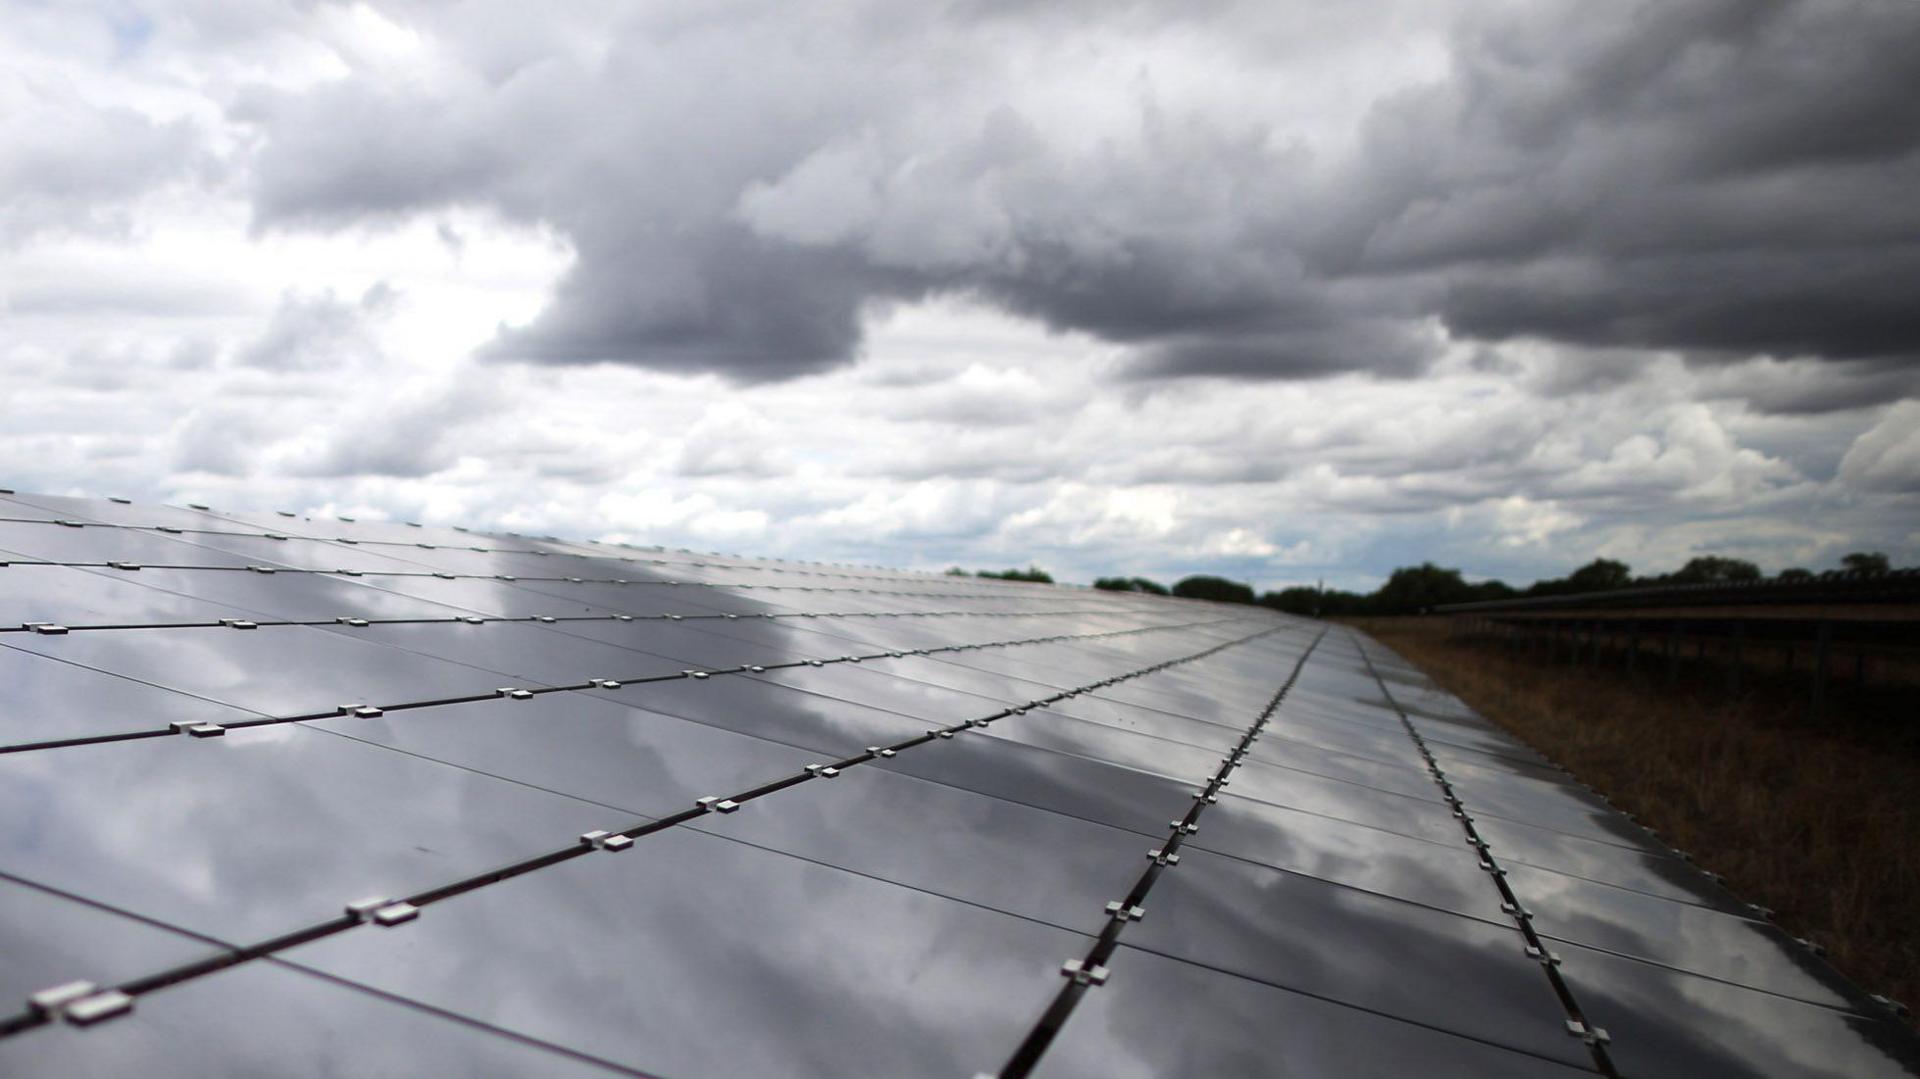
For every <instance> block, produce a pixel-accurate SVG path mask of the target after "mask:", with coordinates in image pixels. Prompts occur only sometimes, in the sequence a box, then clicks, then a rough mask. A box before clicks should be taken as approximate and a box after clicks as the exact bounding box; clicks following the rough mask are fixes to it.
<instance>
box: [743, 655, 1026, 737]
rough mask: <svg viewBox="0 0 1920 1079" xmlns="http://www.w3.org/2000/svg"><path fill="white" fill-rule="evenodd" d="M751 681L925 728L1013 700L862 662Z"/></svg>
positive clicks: (777, 673) (985, 711) (984, 713)
mask: <svg viewBox="0 0 1920 1079" xmlns="http://www.w3.org/2000/svg"><path fill="white" fill-rule="evenodd" d="M753 680H754V681H760V682H770V683H773V684H775V685H781V686H791V687H793V688H795V689H801V690H805V691H807V692H808V693H812V694H817V695H820V696H824V697H831V698H833V699H835V700H840V701H846V702H849V703H852V704H861V705H866V706H867V707H869V708H878V709H882V710H885V711H889V712H893V713H895V714H897V715H901V716H911V717H912V718H913V719H915V720H916V721H924V722H925V723H926V724H928V725H942V726H944V725H946V724H949V723H959V722H962V721H964V720H968V719H977V718H980V717H981V716H990V715H992V714H993V713H995V712H998V711H1000V710H1002V709H1004V708H1006V707H1007V706H1008V705H1010V704H1014V703H1016V702H1013V701H1005V700H998V699H995V698H991V697H981V696H977V695H975V694H971V693H962V692H960V691H958V690H952V689H942V688H940V687H939V686H934V685H931V684H929V683H926V682H916V681H914V680H912V679H910V678H896V677H894V676H892V675H889V674H882V673H881V672H880V671H878V670H875V669H874V668H873V667H871V666H869V665H868V664H865V663H859V664H854V663H836V664H833V665H831V666H826V667H790V668H787V669H786V670H780V671H768V672H766V673H765V674H759V675H754V676H753Z"/></svg>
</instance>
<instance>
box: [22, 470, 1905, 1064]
mask: <svg viewBox="0 0 1920 1079" xmlns="http://www.w3.org/2000/svg"><path fill="white" fill-rule="evenodd" d="M0 680H3V681H0V684H4V686H5V691H4V694H0V956H4V962H0V1073H3V1074H7V1075H16V1074H17V1075H39V1074H46V1075H93V1074H100V1075H107V1074H141V1075H159V1076H168V1075H179V1076H189V1075H191V1076H204V1075H229V1074H245V1075H252V1074H273V1075H279V1074H285V1075H320V1074H342V1075H360V1074H463V1073H471V1074H488V1075H539V1076H547V1075H565V1074H572V1073H580V1074H594V1073H604V1072H607V1071H614V1072H624V1073H637V1074H645V1075H661V1076H674V1077H681V1076H687V1077H694V1076H720V1075H728V1076H732V1075H745V1074H794V1075H836V1076H837V1075H847V1074H861V1075H888V1076H892V1075H902V1076H904V1075H940V1076H969V1075H974V1074H978V1073H988V1074H1006V1075H1018V1074H1028V1073H1031V1074H1034V1075H1044V1076H1078V1075H1086V1076H1125V1075H1240V1074H1246V1075H1396V1076H1398V1075H1415V1074H1417V1075H1472V1076H1501V1075H1543V1074H1559V1073H1567V1074H1572V1073H1576V1072H1600V1073H1605V1074H1619V1075H1628V1076H1656V1075H1674V1076H1681V1075H1685V1076H1699V1075H1750V1074H1766V1075H1881V1074H1907V1073H1909V1072H1911V1071H1913V1070H1914V1069H1915V1068H1916V1067H1917V1066H1920V1044H1917V1043H1916V1039H1915V1038H1914V1036H1913V1035H1912V1033H1911V1032H1910V1031H1909V1030H1908V1029H1907V1028H1906V1027H1905V1026H1904V1025H1903V1024H1901V1023H1900V1022H1899V1021H1898V1020H1897V1019H1895V1018H1893V1017H1892V1016H1891V1015H1890V1014H1889V1013H1888V1012H1887V1011H1886V1009H1885V1008H1883V1007H1882V1006H1881V1005H1880V1004H1879V1003H1877V1002H1876V1001H1875V1000H1873V999H1871V998H1869V997H1867V996H1866V995H1865V994H1863V993H1862V992H1861V991H1860V990H1859V989H1857V988H1856V987H1854V986H1852V985H1851V984H1849V983H1848V982H1846V981H1845V980H1844V979H1842V978H1841V977H1840V976H1838V975H1837V974H1836V973H1835V972H1834V971H1833V970H1832V969H1831V968H1830V967H1828V966H1827V965H1826V964H1825V963H1823V962H1822V961H1821V960H1819V959H1818V958H1817V957H1815V956H1814V955H1813V954H1812V953H1811V952H1809V951H1808V950H1807V949H1806V948H1804V947H1802V946H1801V945H1799V944H1797V943H1796V942H1794V941H1792V940H1791V939H1789V938H1788V937H1786V936H1785V935H1784V934H1783V933H1781V932H1780V931H1779V930H1778V929H1776V928H1775V927H1773V926H1772V925H1770V924H1769V923H1768V922H1766V921H1765V920H1764V919H1761V918H1759V917H1758V916H1757V915H1756V913H1755V912H1754V911H1753V910H1752V909H1751V908H1749V907H1747V906H1746V905H1745V904H1742V903H1740V902H1739V901H1737V900H1736V899H1735V898H1734V897H1733V896H1731V895H1730V894H1728V893H1727V892H1726V891H1725V890H1723V889H1722V888H1720V887H1719V886H1718V885H1717V884H1715V883H1714V882H1713V881H1712V880H1711V879H1710V878H1709V877H1707V876H1706V875H1704V874H1702V873H1700V872H1699V871H1697V870H1695V869H1694V868H1692V867H1691V866H1690V865H1688V864H1687V863H1686V862H1685V861H1684V860H1683V859H1681V858H1680V857H1679V856H1677V855H1676V854H1675V853H1674V852H1673V851H1671V850H1669V849H1668V848H1666V847H1665V846H1663V845H1661V844H1660V843H1659V842H1658V841H1657V840H1655V839H1654V838H1653V837H1652V836H1650V835H1649V834H1648V833H1646V832H1645V831H1643V830H1642V829H1640V828H1639V827H1638V826H1637V825H1634V824H1633V823H1632V822H1630V821H1628V820H1627V819H1626V818H1625V817H1623V816H1621V815H1620V814H1618V813H1616V812H1614V811H1612V810H1611V809H1609V808H1608V807H1607V806H1606V805H1605V804H1604V803H1603V802H1601V801H1600V800H1599V799H1598V798H1597V797H1596V796H1594V795H1593V794H1592V793H1590V792H1588V791H1587V790H1585V789H1584V788H1582V787H1580V786H1578V785H1577V784H1575V783H1573V782H1572V781H1571V780H1569V779H1568V778H1567V777H1566V776H1565V775H1564V774H1563V773H1561V772H1560V771H1558V770H1557V769H1555V768H1554V767H1553V766H1552V765H1551V764H1549V763H1548V762H1547V761H1546V760H1544V759H1543V758H1542V757H1540V756H1539V755H1538V754H1537V753H1535V752H1533V751H1532V750H1530V749H1528V748H1526V747H1524V746H1521V745H1519V744H1517V743H1516V742H1514V741H1513V740H1512V739H1510V738H1508V737H1507V736H1505V735H1504V734H1502V733H1501V732H1499V731H1498V730H1496V729H1494V728H1493V727H1491V726H1490V725H1489V724H1487V723H1486V722H1484V721H1483V720H1481V719H1479V718H1478V717H1476V716H1474V715H1473V714H1472V713H1471V712H1470V711H1468V710H1467V709H1466V708H1465V706H1463V705H1462V704H1461V703H1460V702H1459V701H1457V700H1455V699H1453V698H1451V697H1449V696H1447V695H1446V694H1444V693H1442V692H1441V691H1440V690H1438V689H1437V688H1436V687H1434V686H1433V685H1432V683H1431V682H1429V681H1428V680H1427V679H1426V678H1425V677H1424V676H1422V675H1420V674H1419V673H1418V672H1417V671H1414V670H1413V669H1412V668H1410V667H1408V666H1407V665H1405V664H1404V663H1402V662H1400V661H1399V660H1398V659H1396V658H1395V657H1394V656H1392V655H1391V654H1390V653H1388V652H1386V651H1385V650H1384V649H1382V648H1380V647H1379V646H1378V645H1375V644H1373V643H1371V642H1369V641H1367V640H1365V639H1364V638H1362V637H1359V636H1357V635H1354V634H1352V633H1349V632H1348V631H1346V630H1344V629H1339V628H1333V629H1329V628H1328V627H1326V626H1324V625H1323V624H1320V623H1316V622H1310V621H1306V620H1300V619H1292V618H1286V617H1283V616H1280V615H1277V614H1274V613H1271V612H1267V611H1264V610H1259V609H1254V608H1245V607H1231V606H1219V605H1212V604H1203V603H1197V602H1192V601H1183V600H1169V599H1161V598H1156V597H1151V596H1143V595H1135V594H1111V593H1096V592H1088V591H1085V590H1079V589H1064V588H1048V587H1043V586H1036V585H1028V584H1021V583H1012V582H998V581H989V580H975V579H957V578H946V577H931V576H927V575H923V574H912V573H904V572H893V571H886V570H878V569H869V568H848V567H826V566H816V565H805V564H794V563H777V562H768V561H763V560H755V559H748V558H737V557H731V556H719V555H701V554H694V553H691V552H672V551H661V550H656V549H638V548H630V547H625V546H621V545H610V544H591V543H569V542H564V541H560V540H556V539H551V538H546V539H532V538H528V537H522V536H494V535H482V534H477V533H469V532H464V531H459V530H451V529H437V528H420V527H413V526H407V525H400V524H391V523H384V522H366V521H346V520H318V519H307V518H300V517H292V516H286V515H257V516H256V515H249V514H236V513H219V512H214V511H212V510H207V509H200V508H192V509H173V508H156V507H141V506H132V505H128V504H124V503H120V502H115V501H96V500H78V499H66V498H51V497H43V496H30V495H16V494H13V493H11V492H8V493H6V494H4V495H0Z"/></svg>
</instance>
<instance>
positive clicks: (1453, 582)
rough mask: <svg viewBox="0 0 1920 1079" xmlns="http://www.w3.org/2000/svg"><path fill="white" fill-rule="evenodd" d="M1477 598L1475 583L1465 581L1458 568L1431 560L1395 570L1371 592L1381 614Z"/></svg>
mask: <svg viewBox="0 0 1920 1079" xmlns="http://www.w3.org/2000/svg"><path fill="white" fill-rule="evenodd" d="M1478 598H1480V597H1479V596H1477V595H1476V594H1475V586H1473V585H1470V584H1468V583H1467V582H1466V579H1465V578H1463V577H1461V576H1460V571H1459V570H1457V569H1445V568H1443V567H1440V566H1436V565H1434V564H1433V563H1431V562H1422V563H1420V564H1419V565H1417V566H1402V567H1400V568H1399V569H1397V570H1394V571H1393V575H1392V576H1390V577H1388V578H1387V583H1386V584H1383V585H1381V586H1380V590H1379V591H1378V592H1375V593H1374V602H1375V604H1376V605H1377V606H1378V608H1379V611H1380V613H1382V614H1406V613H1412V612H1414V611H1423V610H1426V609H1427V608H1429V607H1435V606H1438V605H1440V604H1443V603H1468V602H1471V601H1473V600H1475V599H1478Z"/></svg>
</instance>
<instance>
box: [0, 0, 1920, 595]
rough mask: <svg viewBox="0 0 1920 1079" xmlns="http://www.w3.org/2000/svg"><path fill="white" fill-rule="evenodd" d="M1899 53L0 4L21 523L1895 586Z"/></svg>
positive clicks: (1410, 21)
mask: <svg viewBox="0 0 1920 1079" xmlns="http://www.w3.org/2000/svg"><path fill="white" fill-rule="evenodd" d="M1916 56H1920V2H1915V0H1800V2H1792V0H1608V2H1606V3H1598V4H1596V3H1590V2H1587V3H1582V2H1576V0H1511V2H1508V0H1455V2H1443V0H1404V2H1399V3H1392V2H1385V0H1380V2H1374V3H1367V4H1354V3H1351V2H1349V0H1287V2H1284V3H1283V2H1277V0H1251V2H1247V3H1232V2H1226V0H1219V2H1198V0H1183V2H1181V3H1126V2H1122V0H1097V2H1084V3H1083V2H1065V0H1062V2H1055V3H1047V4H1039V3H1019V2H1015V0H952V2H948V3H931V2H923V3H898V2H885V3H859V2H851V3H837V4H836V3H825V4H792V3H785V2H773V0H765V2H763V0H697V2H693V0H690V2H678V0H649V2H647V3H617V4H616V3H606V4H599V3H568V4H559V5H546V4H526V3H519V2H511V0H502V2H497V3H494V2H479V3H458V2H445V3H439V2H421V3H396V4H364V3H354V4H334V3H323V2H296V3H283V4H276V3H270V2H268V0H247V2H234V3H225V4H222V3H214V2H211V0H187V2H182V3H177V4H157V3H156V4H149V3H145V2H140V0H125V2H103V3H78V2H75V3H34V2H27V3H18V2H13V0H0V472H3V473H4V475H0V485H4V486H10V487H15V488H18V489H22V490H38V491H51V492H59V493H84V494H93V495H109V494H112V495H123V496H128V497H133V498H136V499H142V500H168V501H188V500H191V501H206V502H211V503H214V504H216V505H220V506H226V507H234V508H252V509H293V510H301V511H309V512H331V513H347V514H362V515H368V516H379V515H388V516H393V517H400V518H406V519H416V520H427V521H435V522H447V523H461V524H468V525H473V526H481V527H505V528H512V529H516V530H533V531H539V532H558V533H563V534H569V535H578V536H596V537H615V538H621V539H632V540H637V541H644V542H650V543H667V544H670V545H673V546H692V547H697V548H702V549H719V550H727V551H740V552H747V553H755V554H766V555H777V556H794V557H805V558H818V559H827V560H834V561H860V562H879V563H885V564H890V565H902V566H913V567H922V568H940V567H943V566H946V565H949V564H953V563H960V564H964V565H968V566H1005V565H1011V564H1015V563H1019V564H1025V563H1028V562H1036V563H1038V564H1040V565H1042V566H1045V567H1048V568H1050V569H1052V570H1053V571H1055V572H1056V574H1058V575H1060V576H1062V577H1064V578H1067V579H1077V580H1083V581H1084V580H1088V579H1090V578H1091V577H1093V576H1094V575H1096V574H1102V573H1127V574H1134V573H1139V574H1145V575H1150V576H1158V577H1172V576H1177V575H1179V574H1181V573H1184V572H1193V571H1207V572H1218V573H1225V574H1228V575H1231V576H1235V577H1239V578H1242V579H1247V580H1251V581H1254V582H1255V583H1256V584H1259V585H1261V586H1263V587H1278V586H1281V585H1285V584H1289V583H1297V582H1311V581H1313V580H1315V579H1317V578H1321V577H1324V578H1326V579H1327V580H1328V581H1329V583H1337V584H1341V585H1346V586H1350V587H1367V586H1371V585H1372V584H1374V583H1376V582H1377V581H1378V580H1379V578H1380V577H1381V576H1382V575H1383V574H1384V573H1385V572H1386V571H1387V570H1389V569H1391V568H1392V567H1393V566H1395V565H1399V564H1404V563H1406V562H1409V561H1417V560H1419V559H1422V558H1433V559H1436V560H1439V561H1441V562H1443V563H1446V564H1450V565H1458V566H1461V567H1463V568H1464V569H1465V570H1466V571H1467V572H1468V573H1469V574H1470V575H1473V576H1489V575H1490V576H1501V577H1504V578H1507V579H1509V580H1516V581H1525V580H1530V579H1532V578H1534V577H1536V576H1542V575H1557V574H1561V573H1564V572H1565V571H1566V570H1568V569H1570V568H1572V567H1573V566H1575V565H1577V564H1579V563H1580V562H1582V561H1585V560H1587V559H1590V558H1592V557H1594V556H1596V555H1605V556H1608V557H1616V558H1621V559H1624V560H1626V561H1628V562H1630V563H1632V564H1633V565H1634V566H1635V568H1636V569H1639V570H1642V571H1656V570H1663V569H1671V568H1673V567H1676V566H1677V565H1679V564H1680V563H1681V562H1683V561H1684V560H1685V559H1686V558H1688V557H1690V556H1692V555H1695V554H1700V553H1717V554H1727V555H1735V556H1739V557H1745V558H1750V559H1752V560H1754V561H1757V562H1759V563H1760V564H1761V565H1762V566H1763V567H1765V568H1767V569H1770V570H1772V569H1778V568H1781V567H1783V566H1787V565H1806V566H1811V567H1814V568H1824V567H1827V566H1830V565H1831V564H1832V563H1833V562H1834V560H1835V559H1836V558H1837V556H1838V555H1839V554H1840V553H1843V552H1845V551H1848V550H1853V549H1856V548H1871V549H1880V550H1885V551H1887V552H1889V553H1890V554H1892V555H1894V557H1895V559H1896V561H1904V562H1908V563H1913V562H1920V195H1917V194H1916V192H1920V63H1916V62H1915V60H1914V57H1916Z"/></svg>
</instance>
